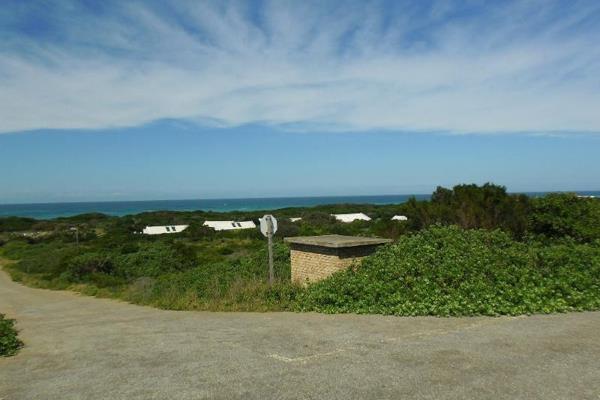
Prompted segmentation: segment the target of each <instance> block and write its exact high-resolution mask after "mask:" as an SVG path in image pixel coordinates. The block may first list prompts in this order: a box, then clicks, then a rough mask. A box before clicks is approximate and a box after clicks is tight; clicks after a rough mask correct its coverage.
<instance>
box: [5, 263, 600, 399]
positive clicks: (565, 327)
mask: <svg viewBox="0 0 600 400" xmlns="http://www.w3.org/2000/svg"><path fill="white" fill-rule="evenodd" d="M0 312H3V313H6V314H8V315H9V316H10V317H12V318H16V319H17V320H18V329H19V330H20V335H21V337H22V339H23V340H24V341H25V343H26V347H25V348H24V349H23V350H22V351H21V352H20V353H19V354H18V355H17V356H16V357H11V358H4V359H0V399H2V400H9V399H10V400H12V399H15V400H19V399H44V400H50V399H60V400H66V399H86V400H93V399H204V398H211V399H212V398H214V399H344V400H347V399H367V398H371V399H400V398H403V399H545V400H548V399H595V400H598V399H600V313H598V312H588V313H572V314H562V315H549V316H532V317H517V318H508V317H506V318H452V319H450V318H397V317H383V316H356V315H335V316H332V315H320V314H294V313H265V314H257V313H206V312H177V311H162V310H157V309H152V308H149V307H140V306H135V305H131V304H126V303H122V302H118V301H113V300H106V299H96V298H91V297H84V296H79V295H77V294H74V293H70V292H60V291H48V290H41V289H31V288H27V287H24V286H22V285H19V284H16V283H14V282H12V281H11V280H10V278H9V277H8V275H7V274H5V273H4V272H0Z"/></svg>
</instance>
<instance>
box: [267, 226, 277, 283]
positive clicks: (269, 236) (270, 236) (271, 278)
mask: <svg viewBox="0 0 600 400" xmlns="http://www.w3.org/2000/svg"><path fill="white" fill-rule="evenodd" d="M267 239H269V285H273V281H274V280H275V273H274V271H273V221H272V220H271V218H270V217H267Z"/></svg>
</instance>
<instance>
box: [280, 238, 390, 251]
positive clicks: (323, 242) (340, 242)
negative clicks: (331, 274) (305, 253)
mask: <svg viewBox="0 0 600 400" xmlns="http://www.w3.org/2000/svg"><path fill="white" fill-rule="evenodd" d="M283 240H284V241H285V242H286V243H291V244H302V245H309V246H319V247H329V248H334V249H339V248H343V247H358V246H375V245H379V244H385V243H390V242H392V239H382V238H372V237H360V236H344V235H320V236H296V237H287V238H284V239H283Z"/></svg>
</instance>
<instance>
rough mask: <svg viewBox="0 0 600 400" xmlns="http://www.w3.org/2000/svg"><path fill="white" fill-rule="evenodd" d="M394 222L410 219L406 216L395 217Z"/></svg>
mask: <svg viewBox="0 0 600 400" xmlns="http://www.w3.org/2000/svg"><path fill="white" fill-rule="evenodd" d="M392 221H408V217H407V216H406V215H394V216H393V217H392Z"/></svg>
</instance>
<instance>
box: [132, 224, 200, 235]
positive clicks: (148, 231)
mask: <svg viewBox="0 0 600 400" xmlns="http://www.w3.org/2000/svg"><path fill="white" fill-rule="evenodd" d="M188 226H189V225H164V226H147V227H145V228H144V229H143V230H142V233H143V234H144V235H162V234H163V233H179V232H183V231H184V230H186V229H187V227H188Z"/></svg>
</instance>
